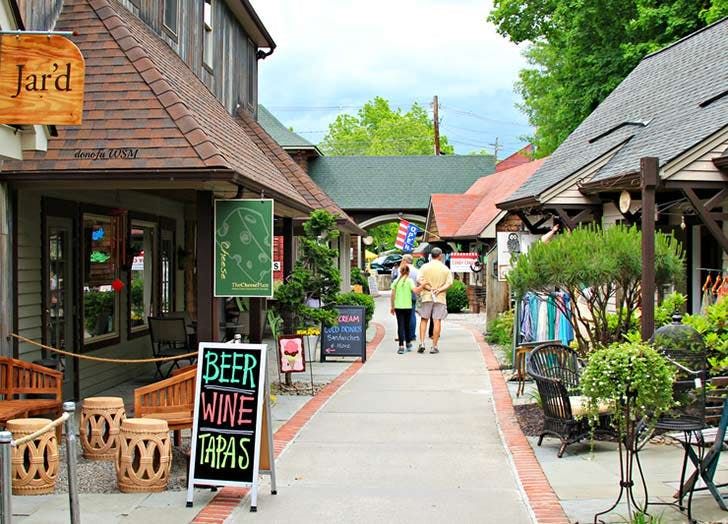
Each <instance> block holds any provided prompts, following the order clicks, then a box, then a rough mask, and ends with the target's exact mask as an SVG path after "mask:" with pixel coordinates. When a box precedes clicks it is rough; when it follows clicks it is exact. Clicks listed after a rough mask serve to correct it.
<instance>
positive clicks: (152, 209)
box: [17, 191, 184, 398]
mask: <svg viewBox="0 0 728 524" xmlns="http://www.w3.org/2000/svg"><path fill="white" fill-rule="evenodd" d="M44 196H49V197H52V198H58V199H63V200H69V201H77V202H88V203H93V204H95V205H100V206H108V207H109V208H114V207H117V208H118V207H124V208H127V209H130V211H134V210H136V211H140V212H144V213H156V214H159V215H160V216H165V217H169V218H173V219H175V220H176V223H177V229H176V231H175V240H176V244H177V246H179V245H181V242H183V240H184V206H183V205H182V204H179V203H176V202H173V201H171V200H166V199H161V198H158V197H154V196H151V195H146V194H142V193H136V192H131V191H119V192H102V191H98V192H89V191H72V192H71V191H49V192H44V193H41V192H35V191H33V192H30V191H20V192H19V193H18V200H17V202H18V297H17V298H18V326H17V330H18V331H17V332H18V333H19V334H20V335H22V336H24V337H27V338H30V339H32V340H35V341H38V342H40V341H41V338H42V329H43V325H42V323H43V316H42V310H41V308H42V301H43V297H42V280H43V278H44V277H43V275H42V263H41V242H42V239H43V232H42V226H41V199H42V197H44ZM73 251H74V256H75V257H76V258H78V256H79V253H78V249H74V250H73ZM74 263H78V260H74ZM175 283H176V290H175V291H176V294H175V300H176V306H177V309H181V308H182V307H183V304H184V276H183V273H182V272H180V271H176V274H175ZM119 298H120V301H119V302H120V304H119V311H120V316H119V325H120V330H119V332H120V336H121V342H120V343H119V344H117V345H114V346H107V347H104V348H101V349H98V350H95V351H92V352H90V353H89V354H91V355H93V356H97V357H116V358H146V357H150V356H151V354H152V352H151V344H150V339H149V337H148V336H144V337H139V338H134V339H128V338H127V328H126V326H127V314H128V313H127V310H128V307H127V298H128V295H127V293H120V294H119ZM67 349H69V350H74V351H78V349H79V348H77V347H73V348H71V347H69V348H67ZM19 356H20V358H22V359H23V360H27V361H33V360H35V359H37V358H40V356H41V353H40V351H39V350H38V349H37V348H36V347H34V346H32V345H30V344H21V345H20V346H19ZM153 370H154V367H153V365H151V364H145V365H133V364H110V363H103V362H91V361H87V360H81V361H80V365H79V380H80V394H81V397H82V398H83V397H88V396H91V395H95V394H97V393H99V392H101V391H104V390H106V389H109V388H111V387H113V386H115V385H118V384H121V383H122V382H125V381H128V380H131V379H133V378H135V377H138V376H140V375H142V376H151V374H152V373H153Z"/></svg>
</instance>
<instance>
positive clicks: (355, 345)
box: [321, 306, 367, 362]
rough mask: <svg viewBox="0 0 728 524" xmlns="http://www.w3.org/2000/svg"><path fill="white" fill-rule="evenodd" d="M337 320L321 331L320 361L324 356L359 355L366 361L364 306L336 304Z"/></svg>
mask: <svg viewBox="0 0 728 524" xmlns="http://www.w3.org/2000/svg"><path fill="white" fill-rule="evenodd" d="M336 310H337V311H338V313H339V322H338V324H337V325H335V326H332V327H325V328H323V330H322V331H321V362H326V357H361V361H362V362H366V361H367V330H366V310H365V308H364V306H336Z"/></svg>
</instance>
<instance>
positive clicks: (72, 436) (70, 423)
mask: <svg viewBox="0 0 728 524" xmlns="http://www.w3.org/2000/svg"><path fill="white" fill-rule="evenodd" d="M63 411H65V412H66V413H68V418H67V419H66V467H67V468H68V502H69V505H70V507H71V524H80V522H81V514H80V512H79V507H78V477H77V475H78V468H77V467H76V447H77V446H76V424H75V423H74V420H75V417H74V416H73V413H74V412H75V411H76V403H75V402H64V403H63Z"/></svg>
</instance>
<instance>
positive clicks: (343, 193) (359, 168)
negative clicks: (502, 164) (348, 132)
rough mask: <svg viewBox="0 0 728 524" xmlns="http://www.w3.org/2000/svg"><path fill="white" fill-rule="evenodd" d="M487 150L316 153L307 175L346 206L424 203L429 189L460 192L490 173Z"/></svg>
mask: <svg viewBox="0 0 728 524" xmlns="http://www.w3.org/2000/svg"><path fill="white" fill-rule="evenodd" d="M494 170H495V166H494V164H493V157H491V156H478V155H472V156H449V155H448V156H336V157H321V158H315V159H314V160H313V161H311V162H310V164H309V173H310V175H311V178H313V180H314V181H315V182H316V183H317V184H318V185H319V186H320V187H321V188H322V189H323V190H324V191H325V192H326V193H327V194H328V195H329V196H330V197H331V198H333V199H334V201H335V202H336V203H337V204H338V205H339V206H340V207H341V208H342V209H344V210H355V209H356V210H367V209H371V210H378V209H423V210H424V209H427V207H428V205H429V203H430V195H432V194H433V193H463V192H465V190H466V189H467V188H468V187H470V186H471V185H472V183H473V182H475V181H476V180H477V179H479V178H480V177H482V176H484V175H489V174H491V173H493V171H494Z"/></svg>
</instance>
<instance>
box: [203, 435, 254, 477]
mask: <svg viewBox="0 0 728 524" xmlns="http://www.w3.org/2000/svg"><path fill="white" fill-rule="evenodd" d="M197 442H198V446H199V448H200V453H199V455H198V456H199V457H200V461H199V463H200V464H202V465H206V466H208V467H210V468H213V469H235V468H237V469H242V470H245V469H247V468H248V467H249V466H250V454H249V453H248V449H247V447H246V444H248V443H249V442H250V438H247V437H245V438H241V439H238V438H237V437H235V436H232V435H211V434H209V433H200V434H199V435H198V436H197ZM236 444H237V445H236Z"/></svg>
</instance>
